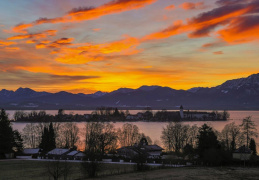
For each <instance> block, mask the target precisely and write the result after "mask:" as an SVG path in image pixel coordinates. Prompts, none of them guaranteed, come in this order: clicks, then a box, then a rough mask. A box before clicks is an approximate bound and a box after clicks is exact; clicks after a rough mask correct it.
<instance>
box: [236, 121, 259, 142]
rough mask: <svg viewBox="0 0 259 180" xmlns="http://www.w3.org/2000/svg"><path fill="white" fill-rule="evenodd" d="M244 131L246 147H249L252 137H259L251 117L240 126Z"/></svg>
mask: <svg viewBox="0 0 259 180" xmlns="http://www.w3.org/2000/svg"><path fill="white" fill-rule="evenodd" d="M240 127H241V129H242V130H243V135H244V136H245V138H246V147H249V144H248V143H249V141H250V139H251V138H252V137H257V135H258V133H257V132H256V124H255V123H254V121H252V118H251V116H248V117H246V118H244V119H243V122H242V124H241V125H240Z"/></svg>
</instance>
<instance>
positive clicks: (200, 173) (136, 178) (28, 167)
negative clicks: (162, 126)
mask: <svg viewBox="0 0 259 180" xmlns="http://www.w3.org/2000/svg"><path fill="white" fill-rule="evenodd" d="M48 163H49V162H44V161H29V160H9V161H0V180H12V179H13V180H17V179H19V180H32V179H37V180H38V179H39V180H43V179H44V180H45V179H53V178H49V174H48V172H47V167H48V166H49V164H48ZM69 166H71V167H72V171H71V172H70V173H69V176H68V179H73V180H76V179H85V178H84V176H83V174H82V172H81V164H80V163H69ZM133 168H134V166H133V165H123V164H102V166H101V169H102V171H101V173H100V174H99V177H98V178H95V180H103V179H108V180H128V179H133V180H155V179H159V180H175V179H176V180H181V179H204V180H207V179H208V180H211V179H220V180H230V179H242V180H243V179H259V168H239V167H223V168H220V167H213V168H206V167H184V168H169V169H157V170H153V171H146V172H134V173H133ZM60 179H63V177H62V178H60Z"/></svg>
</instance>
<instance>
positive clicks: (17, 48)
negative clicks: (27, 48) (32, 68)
mask: <svg viewBox="0 0 259 180" xmlns="http://www.w3.org/2000/svg"><path fill="white" fill-rule="evenodd" d="M4 49H5V50H7V51H17V50H20V48H19V47H5V48H4Z"/></svg>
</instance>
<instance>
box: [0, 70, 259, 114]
mask: <svg viewBox="0 0 259 180" xmlns="http://www.w3.org/2000/svg"><path fill="white" fill-rule="evenodd" d="M32 105H33V106H32ZM179 105H184V106H185V107H186V108H188V109H237V110H238V109H243V110H246V109H256V110H259V74H254V75H251V76H249V77H247V78H240V79H234V80H229V81H226V82H225V83H223V84H221V85H219V86H216V87H211V88H202V87H197V88H191V89H189V90H186V91H185V90H175V89H172V88H169V87H161V86H141V87H140V88H138V89H130V88H120V89H118V90H115V91H113V92H110V93H105V92H101V91H97V92H96V93H93V94H83V93H79V94H73V93H69V92H65V91H61V92H58V93H48V92H36V91H34V90H32V89H29V88H19V89H17V90H16V91H9V90H5V89H3V90H1V91H0V108H1V107H2V108H6V109H28V108H32V107H33V108H34V109H58V108H64V109H90V108H96V107H100V106H111V107H121V108H124V107H127V108H140V107H146V106H150V107H152V108H154V109H163V108H165V109H177V108H178V107H179Z"/></svg>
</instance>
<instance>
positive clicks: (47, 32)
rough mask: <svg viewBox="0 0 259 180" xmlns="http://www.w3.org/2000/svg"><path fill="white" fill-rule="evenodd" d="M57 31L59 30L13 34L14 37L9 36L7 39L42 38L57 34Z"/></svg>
mask: <svg viewBox="0 0 259 180" xmlns="http://www.w3.org/2000/svg"><path fill="white" fill-rule="evenodd" d="M56 32H57V30H46V31H43V32H42V33H36V34H24V35H17V36H12V37H9V38H8V39H7V40H20V39H42V38H46V37H47V36H55V35H56Z"/></svg>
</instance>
